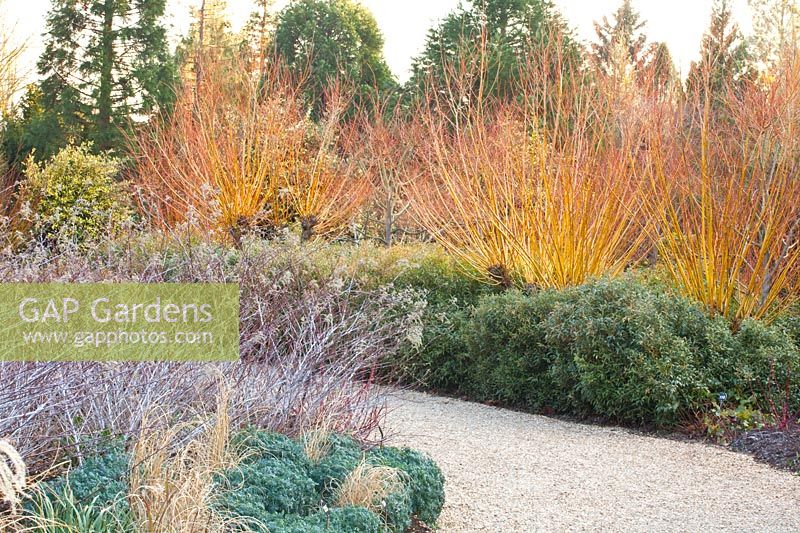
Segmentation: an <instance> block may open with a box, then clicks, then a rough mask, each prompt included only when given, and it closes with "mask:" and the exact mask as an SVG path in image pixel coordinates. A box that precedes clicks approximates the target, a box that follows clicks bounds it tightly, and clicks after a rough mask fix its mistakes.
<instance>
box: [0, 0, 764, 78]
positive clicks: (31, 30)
mask: <svg viewBox="0 0 800 533" xmlns="http://www.w3.org/2000/svg"><path fill="white" fill-rule="evenodd" d="M199 3H200V0H167V24H168V25H169V26H170V28H171V35H172V36H173V39H174V38H176V37H177V36H179V35H181V34H182V33H184V32H185V31H186V29H187V28H188V25H189V8H190V7H191V6H197V5H199ZM361 3H362V4H363V5H364V6H366V7H367V8H369V9H370V10H371V11H372V12H373V13H374V15H375V18H376V20H377V22H378V25H379V26H380V28H381V30H382V31H383V34H384V36H385V38H386V45H385V47H384V53H385V56H386V60H387V62H388V64H389V67H390V68H391V69H392V72H394V74H395V75H396V76H397V77H398V79H399V80H400V81H404V80H406V79H407V77H408V74H409V68H410V66H411V61H412V59H413V57H414V56H415V55H417V54H418V53H419V52H420V51H421V49H422V47H423V45H424V42H425V35H426V33H427V31H428V29H429V28H430V27H431V26H432V25H433V24H434V23H435V22H436V21H438V20H440V19H442V18H443V17H444V16H446V15H447V13H449V12H450V11H451V10H452V9H453V8H455V7H456V5H457V4H458V0H361ZM285 4H286V0H279V1H278V2H277V7H278V8H280V7H281V6H282V5H285ZM555 4H556V6H557V7H558V8H559V10H560V11H561V13H562V14H563V15H564V17H565V18H566V20H567V22H568V23H569V24H570V26H571V27H572V28H573V29H574V30H575V34H576V35H577V36H578V38H580V39H581V40H583V41H585V42H590V41H592V40H593V39H594V36H595V33H594V25H593V23H594V21H599V20H601V19H602V18H603V16H610V15H611V14H612V13H613V12H614V11H615V10H616V9H617V7H619V4H620V0H555ZM711 4H712V0H670V1H664V0H633V5H634V7H635V8H636V9H637V10H638V11H639V13H640V14H641V15H642V18H644V19H645V20H646V21H647V26H646V27H645V31H646V33H647V35H648V37H649V39H650V40H651V41H664V42H666V43H667V45H668V46H669V48H670V51H671V52H672V56H673V58H674V59H675V62H676V67H677V68H678V70H679V72H680V73H681V74H682V75H684V76H685V75H686V73H687V72H688V70H689V66H690V65H691V62H692V61H693V60H695V59H696V58H697V57H698V55H699V50H700V41H701V39H702V35H703V32H704V31H705V30H706V29H707V28H708V24H709V18H710V14H711ZM733 4H734V16H735V18H736V21H737V22H738V24H739V26H740V27H741V28H742V30H743V31H744V32H745V33H747V32H749V31H750V29H751V23H750V12H749V9H748V8H747V1H746V0H733ZM49 6H50V0H5V7H6V13H7V16H8V18H9V19H10V20H11V21H12V23H14V24H15V35H17V36H18V38H24V39H27V44H28V50H27V53H26V55H25V57H24V59H23V64H22V65H21V67H22V69H23V71H24V73H26V74H28V75H30V76H33V74H34V72H35V63H36V58H37V57H38V55H39V53H40V52H41V50H42V47H43V45H42V36H41V34H42V32H43V31H44V18H45V15H46V14H47V10H48V8H49ZM252 6H253V2H252V0H228V12H229V14H230V17H231V21H232V25H233V28H234V29H239V28H241V26H242V25H243V24H244V22H245V20H246V19H247V17H248V15H249V13H250V12H251V10H252Z"/></svg>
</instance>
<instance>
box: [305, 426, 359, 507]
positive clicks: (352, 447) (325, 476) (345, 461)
mask: <svg viewBox="0 0 800 533" xmlns="http://www.w3.org/2000/svg"><path fill="white" fill-rule="evenodd" d="M325 440H326V443H325V445H326V447H327V453H326V454H325V456H324V457H322V458H321V459H320V460H319V461H317V462H312V464H311V466H310V468H309V476H310V477H311V479H313V480H314V483H316V487H317V491H318V492H319V493H320V494H322V497H323V498H324V500H325V501H326V502H328V503H330V502H331V501H332V500H333V499H334V498H335V489H336V487H337V486H338V485H339V484H340V483H341V482H342V481H344V479H345V478H346V477H347V475H348V474H349V473H350V472H352V471H353V469H354V468H355V467H356V466H357V465H358V463H359V462H360V461H361V457H362V456H363V452H362V451H361V447H360V446H359V445H358V443H357V442H356V441H354V440H353V439H352V438H350V437H347V436H345V435H337V434H329V435H327V436H326V437H325Z"/></svg>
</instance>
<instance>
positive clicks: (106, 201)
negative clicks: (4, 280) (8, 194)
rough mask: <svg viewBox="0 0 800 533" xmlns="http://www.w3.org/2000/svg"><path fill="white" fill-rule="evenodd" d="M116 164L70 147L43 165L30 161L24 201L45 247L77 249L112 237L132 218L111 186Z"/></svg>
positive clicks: (86, 150)
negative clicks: (29, 205) (28, 202)
mask: <svg viewBox="0 0 800 533" xmlns="http://www.w3.org/2000/svg"><path fill="white" fill-rule="evenodd" d="M118 172H119V164H118V163H117V161H115V160H114V159H111V158H109V157H106V156H102V155H93V154H91V153H90V151H89V148H88V147H87V146H69V147H67V148H64V149H63V150H61V151H60V152H58V153H57V154H56V155H55V156H54V157H53V158H52V159H51V160H50V161H48V162H47V163H46V164H45V165H39V164H37V163H35V162H34V161H33V159H29V160H28V162H27V166H26V170H25V174H26V176H27V181H26V182H25V185H24V197H25V198H26V199H29V200H31V202H32V204H33V206H34V208H35V210H36V217H35V219H34V223H33V229H34V232H35V233H36V236H37V238H39V239H41V240H43V241H45V242H47V243H51V244H52V243H75V244H82V243H84V242H87V241H95V240H99V239H100V238H101V237H104V236H108V235H113V234H115V233H117V231H118V230H119V229H120V228H121V226H122V225H123V223H124V222H125V221H126V220H127V219H128V218H129V217H130V209H129V208H128V207H127V205H126V202H125V201H124V200H123V196H122V194H121V192H120V190H119V188H118V186H117V185H116V184H115V183H114V177H115V176H116V175H117V173H118Z"/></svg>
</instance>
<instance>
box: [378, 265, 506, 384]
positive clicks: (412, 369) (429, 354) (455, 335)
mask: <svg viewBox="0 0 800 533" xmlns="http://www.w3.org/2000/svg"><path fill="white" fill-rule="evenodd" d="M394 285H395V287H398V288H401V289H402V288H412V289H415V290H417V291H420V292H421V294H422V295H423V296H424V298H425V301H426V306H425V309H424V311H423V314H422V342H421V343H420V344H419V345H417V346H413V345H406V346H404V347H403V349H401V350H400V353H399V354H398V355H397V359H396V360H395V361H394V362H393V365H392V366H393V369H394V370H396V371H398V372H399V374H400V377H401V378H402V379H404V380H405V381H406V382H411V383H421V384H423V385H425V386H426V387H430V388H432V389H435V390H441V391H455V390H458V389H459V388H460V386H461V384H462V383H463V382H464V380H465V379H466V378H467V375H466V373H465V369H466V366H465V362H464V361H463V358H464V356H465V354H466V353H467V345H466V339H465V338H464V335H463V332H464V329H465V324H466V322H467V321H468V319H469V314H470V311H471V309H472V307H473V306H474V305H475V304H476V303H477V301H478V300H479V298H480V297H481V296H483V295H485V294H489V293H491V292H492V291H493V290H494V289H493V288H491V287H487V286H485V285H484V284H481V283H479V282H478V281H476V280H475V278H473V277H471V276H469V275H468V273H466V272H465V271H464V270H463V269H462V268H460V267H459V266H458V265H457V264H455V263H454V262H453V260H452V259H448V258H446V257H442V256H440V255H430V256H426V257H424V258H422V259H421V260H420V261H419V262H418V263H415V264H413V265H409V266H408V267H407V268H406V269H405V270H404V271H403V272H402V273H401V274H400V275H398V277H397V279H396V280H395V282H394Z"/></svg>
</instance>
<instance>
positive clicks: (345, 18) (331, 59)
mask: <svg viewBox="0 0 800 533" xmlns="http://www.w3.org/2000/svg"><path fill="white" fill-rule="evenodd" d="M383 42H384V41H383V35H382V34H381V32H380V29H379V28H378V23H377V22H376V21H375V17H374V16H373V15H372V13H370V11H369V10H367V9H366V8H364V7H363V6H361V5H359V4H358V3H356V2H354V1H353V0H296V1H294V2H292V3H291V4H289V6H287V7H286V8H285V9H284V10H283V11H281V13H280V14H279V15H278V22H277V27H276V29H275V50H276V52H277V54H278V56H279V57H280V59H281V60H283V61H285V62H286V64H287V65H288V66H289V67H290V68H291V69H292V70H293V71H294V72H295V73H297V74H298V75H302V76H304V77H306V95H307V98H308V100H309V104H310V105H311V107H312V109H313V111H314V114H315V116H318V114H319V112H320V111H321V110H322V109H323V108H324V106H325V102H324V100H325V91H326V90H327V89H328V88H329V85H330V83H331V82H332V81H334V80H346V82H348V83H351V84H352V85H353V86H354V88H355V91H356V96H357V97H359V96H366V95H367V94H369V93H371V92H372V91H374V90H376V89H377V90H387V89H391V88H393V87H394V86H395V81H394V78H393V76H392V74H391V71H390V70H389V67H388V66H387V64H386V61H385V60H384V57H383ZM357 99H359V100H361V103H362V104H364V105H366V102H367V101H368V98H357Z"/></svg>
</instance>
